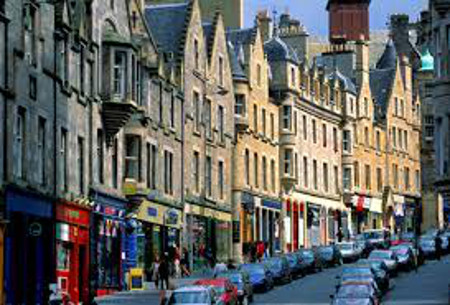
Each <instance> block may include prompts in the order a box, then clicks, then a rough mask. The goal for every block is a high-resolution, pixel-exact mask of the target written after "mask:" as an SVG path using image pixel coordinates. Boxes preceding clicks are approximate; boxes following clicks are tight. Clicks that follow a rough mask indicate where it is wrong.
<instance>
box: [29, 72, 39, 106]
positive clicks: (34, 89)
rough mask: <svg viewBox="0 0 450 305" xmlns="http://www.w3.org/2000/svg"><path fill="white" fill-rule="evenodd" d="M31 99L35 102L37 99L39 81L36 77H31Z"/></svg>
mask: <svg viewBox="0 0 450 305" xmlns="http://www.w3.org/2000/svg"><path fill="white" fill-rule="evenodd" d="M29 97H30V99H32V100H33V101H35V100H36V98H37V80H36V77H34V76H32V75H30V77H29Z"/></svg>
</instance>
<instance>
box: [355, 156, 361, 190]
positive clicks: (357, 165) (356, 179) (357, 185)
mask: <svg viewBox="0 0 450 305" xmlns="http://www.w3.org/2000/svg"><path fill="white" fill-rule="evenodd" d="M354 168H355V186H356V187H359V186H360V184H359V163H358V162H357V161H355V163H354Z"/></svg>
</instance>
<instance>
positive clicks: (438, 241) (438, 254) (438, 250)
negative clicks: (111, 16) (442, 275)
mask: <svg viewBox="0 0 450 305" xmlns="http://www.w3.org/2000/svg"><path fill="white" fill-rule="evenodd" d="M434 242H435V244H436V258H437V259H438V260H441V254H442V240H441V238H440V237H439V236H436V238H435V239H434Z"/></svg>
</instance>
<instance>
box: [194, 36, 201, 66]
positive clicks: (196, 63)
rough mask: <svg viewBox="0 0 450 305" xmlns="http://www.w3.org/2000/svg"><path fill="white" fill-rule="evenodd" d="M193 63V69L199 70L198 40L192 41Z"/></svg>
mask: <svg viewBox="0 0 450 305" xmlns="http://www.w3.org/2000/svg"><path fill="white" fill-rule="evenodd" d="M194 63H195V69H200V47H199V43H198V40H197V39H195V40H194Z"/></svg>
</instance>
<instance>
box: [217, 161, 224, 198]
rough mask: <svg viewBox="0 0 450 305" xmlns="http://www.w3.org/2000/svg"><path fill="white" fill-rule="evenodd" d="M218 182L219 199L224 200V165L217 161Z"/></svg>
mask: <svg viewBox="0 0 450 305" xmlns="http://www.w3.org/2000/svg"><path fill="white" fill-rule="evenodd" d="M218 171H219V172H218V175H219V177H218V182H219V198H220V199H224V198H225V170H224V164H223V161H219V168H218Z"/></svg>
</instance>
